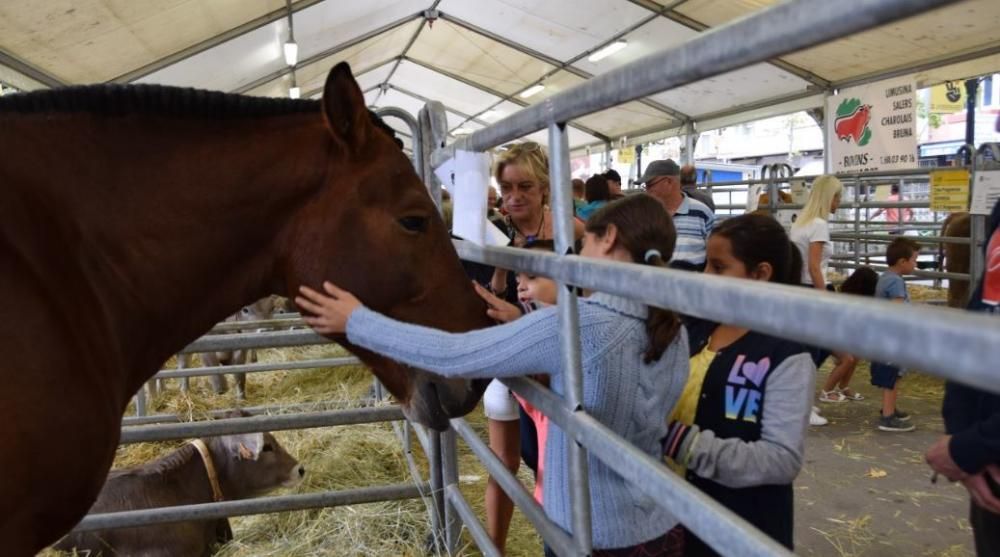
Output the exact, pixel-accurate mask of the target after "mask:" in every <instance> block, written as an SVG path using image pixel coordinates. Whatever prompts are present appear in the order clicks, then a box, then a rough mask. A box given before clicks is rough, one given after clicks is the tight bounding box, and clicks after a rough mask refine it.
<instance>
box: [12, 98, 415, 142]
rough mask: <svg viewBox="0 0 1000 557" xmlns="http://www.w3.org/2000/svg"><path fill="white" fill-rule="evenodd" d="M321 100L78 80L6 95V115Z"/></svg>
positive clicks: (189, 110) (263, 111)
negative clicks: (65, 84) (53, 87)
mask: <svg viewBox="0 0 1000 557" xmlns="http://www.w3.org/2000/svg"><path fill="white" fill-rule="evenodd" d="M319 111H320V101H318V100H312V99H284V98H272V97H251V96H249V95H238V94H235V93H223V92H220V91H207V90H204V89H193V88H190V87H171V86H167V85H147V84H139V85H121V84H110V83H109V84H101V85H74V86H70V87H61V88H58V89H46V90H42V91H31V92H27V93H15V94H12V95H4V96H2V97H0V115H3V114H33V113H34V114H37V113H51V112H85V113H89V114H100V115H107V116H121V115H125V114H151V115H162V116H172V117H177V118H205V119H227V118H253V117H266V116H278V115H283V114H298V113H307V112H319ZM368 115H369V116H370V117H371V120H372V123H373V124H375V126H376V127H377V128H379V129H380V130H382V131H384V132H385V133H386V134H388V135H389V137H390V138H392V139H393V140H394V141H396V143H397V144H398V145H399V146H400V148H402V142H400V141H399V140H398V139H396V132H395V130H393V129H392V127H391V126H389V125H388V124H386V123H385V122H384V121H383V120H382V118H380V117H379V116H378V115H377V114H375V113H374V112H372V111H371V110H369V111H368Z"/></svg>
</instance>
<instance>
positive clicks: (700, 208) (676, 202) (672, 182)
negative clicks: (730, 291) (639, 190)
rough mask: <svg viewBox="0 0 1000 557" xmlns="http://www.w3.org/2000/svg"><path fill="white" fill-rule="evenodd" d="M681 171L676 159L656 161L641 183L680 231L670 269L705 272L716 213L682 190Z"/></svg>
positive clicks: (651, 164)
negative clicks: (707, 250) (706, 246)
mask: <svg viewBox="0 0 1000 557" xmlns="http://www.w3.org/2000/svg"><path fill="white" fill-rule="evenodd" d="M680 172H681V169H680V167H679V166H677V163H676V162H674V161H673V160H672V159H665V160H659V161H653V162H652V163H650V164H649V166H647V167H646V171H645V172H643V174H642V176H641V177H640V178H639V180H638V183H640V184H642V185H643V187H644V188H645V189H646V193H648V194H649V195H652V196H653V197H655V198H656V199H657V200H658V201H659V202H660V203H662V204H663V206H664V207H665V208H666V209H667V212H668V213H669V214H670V216H672V217H673V221H674V227H675V228H676V229H677V249H676V250H675V251H674V259H673V261H671V262H670V266H671V267H675V268H681V269H689V270H697V271H701V270H702V269H704V267H705V244H706V242H707V241H708V235H709V234H711V233H712V227H713V226H715V213H714V212H713V211H712V210H711V209H709V208H708V206H707V205H705V204H704V203H702V202H701V201H698V200H697V199H694V198H692V197H690V196H688V195H687V194H685V193H684V192H683V191H682V190H681V181H680Z"/></svg>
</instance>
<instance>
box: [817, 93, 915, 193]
mask: <svg viewBox="0 0 1000 557" xmlns="http://www.w3.org/2000/svg"><path fill="white" fill-rule="evenodd" d="M915 91H916V86H915V85H914V82H913V79H912V78H902V79H891V80H887V81H880V82H878V83H871V84H868V85H861V86H858V87H851V88H849V89H841V90H840V92H839V93H838V94H837V95H833V96H830V97H828V98H827V99H826V133H827V137H828V139H829V141H828V142H827V145H829V146H830V161H831V164H832V168H833V172H835V173H848V172H850V173H854V172H862V173H863V172H875V171H879V170H901V169H907V168H916V166H917V133H916V132H917V130H916V120H917V118H916V107H917V103H916V99H915V98H914V92H915Z"/></svg>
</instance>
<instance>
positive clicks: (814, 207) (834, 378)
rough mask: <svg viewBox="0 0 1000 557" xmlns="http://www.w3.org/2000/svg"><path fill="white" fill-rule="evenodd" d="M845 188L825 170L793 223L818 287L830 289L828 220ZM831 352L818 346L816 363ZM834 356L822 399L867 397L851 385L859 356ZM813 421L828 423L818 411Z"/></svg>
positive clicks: (806, 278)
mask: <svg viewBox="0 0 1000 557" xmlns="http://www.w3.org/2000/svg"><path fill="white" fill-rule="evenodd" d="M843 191H844V185H843V184H842V183H841V182H840V180H838V179H837V177H835V176H831V175H829V174H825V175H823V176H820V177H818V178H816V180H815V181H814V182H813V186H812V190H811V191H810V192H809V199H808V200H807V201H806V206H805V208H803V209H802V213H801V214H799V218H798V219H797V220H796V221H795V224H794V225H792V231H791V234H790V236H791V239H792V242H793V243H794V244H795V246H796V247H797V248H799V252H801V253H802V261H804V262H805V265H803V269H802V283H803V284H806V285H808V286H812V287H813V288H816V289H817V290H827V287H826V271H827V267H828V265H829V263H830V258H831V257H832V256H833V243H832V242H831V241H830V224H829V222H827V221H828V219H829V215H831V214H833V213H836V212H837V208H838V207H839V206H840V196H841V194H842V193H843ZM829 355H830V352H829V351H826V350H823V349H815V351H814V354H813V360H814V361H815V363H816V367H817V368H818V367H820V366H821V365H822V364H823V360H825V359H826V358H827V356H829ZM833 357H834V359H835V360H836V365H835V366H834V368H833V371H831V372H830V376H829V377H828V378H827V380H826V384H825V385H823V389H822V390H821V391H820V395H819V400H820V402H833V403H840V402H847V401H848V400H861V399H863V398H864V397H862V396H861V395H860V394H858V393H857V392H855V391H852V390H851V389H850V388H849V387H848V385H849V384H850V381H851V376H853V375H854V369H855V368H856V367H857V365H858V360H857V358H855V357H854V356H852V355H851V354H847V353H844V352H835V353H833ZM814 414H816V413H815V412H814ZM817 418H818V419H817ZM810 422H811V423H813V425H823V424H822V423H820V422H823V423H825V422H826V420H825V419H823V418H821V417H819V416H818V415H814V416H811V417H810Z"/></svg>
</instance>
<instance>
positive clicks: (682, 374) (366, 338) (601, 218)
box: [296, 195, 688, 557]
mask: <svg viewBox="0 0 1000 557" xmlns="http://www.w3.org/2000/svg"><path fill="white" fill-rule="evenodd" d="M676 241H677V234H676V232H675V230H674V227H673V223H672V222H671V219H670V216H669V215H667V212H666V211H665V210H664V209H663V206H662V205H661V204H660V203H659V202H658V201H656V200H655V199H653V198H651V197H649V196H647V195H632V196H628V197H626V198H624V199H621V200H618V201H616V202H613V203H610V204H608V205H607V206H605V207H604V208H602V209H600V210H599V211H598V212H597V213H595V214H594V215H593V216H591V218H590V219H589V220H588V221H587V225H586V230H585V239H584V244H583V249H582V251H581V255H583V256H584V257H591V258H595V259H601V260H606V261H618V262H629V263H639V264H646V265H652V266H657V267H661V266H665V262H666V261H669V260H670V256H671V255H672V254H673V249H674V245H675V243H676ZM323 289H324V290H325V293H320V292H316V291H314V290H312V289H310V288H308V287H305V286H303V287H302V288H301V289H300V294H301V295H300V296H298V297H296V302H297V303H298V304H299V306H300V307H301V308H302V309H303V310H304V311H306V312H309V313H310V314H312V315H307V316H306V317H305V320H306V322H307V323H308V324H309V325H311V326H312V327H313V328H315V330H316V331H318V332H319V333H322V334H343V333H346V334H347V339H348V340H349V341H350V342H351V343H352V344H354V345H355V346H359V347H362V348H365V349H368V350H372V351H375V352H378V353H380V354H383V355H385V356H387V357H389V358H392V359H394V360H396V361H398V362H401V363H405V364H408V365H410V366H413V367H415V368H418V369H424V370H427V371H431V372H434V373H438V374H440V375H443V376H446V377H470V378H471V377H479V378H488V377H516V376H525V375H535V374H539V373H542V374H547V375H549V376H550V378H551V387H552V391H553V392H554V393H555V394H557V395H562V394H563V393H564V392H565V382H564V380H563V361H562V354H561V352H562V350H561V340H560V327H559V317H558V312H557V311H556V308H554V307H548V308H543V309H539V310H537V311H533V312H531V313H530V314H528V315H525V316H524V317H521V318H519V319H516V320H514V321H512V322H510V323H505V324H503V325H498V326H496V327H490V328H487V329H480V330H476V331H469V332H465V333H448V332H445V331H441V330H437V329H432V328H428V327H421V326H417V325H411V324H409V323H402V322H400V321H396V320H394V319H392V318H389V317H386V316H384V315H380V314H378V313H376V312H374V311H372V310H370V309H368V308H366V307H364V306H363V305H362V304H361V302H360V301H359V300H358V299H357V298H355V297H354V296H353V295H351V294H350V293H349V292H346V291H344V290H341V289H340V288H337V287H336V286H335V285H333V284H330V283H324V285H323ZM579 312H580V346H581V355H580V356H581V362H582V367H583V374H584V376H585V378H586V379H585V381H584V382H583V407H584V409H585V410H586V412H587V413H589V414H590V415H591V416H593V417H594V418H595V419H597V420H599V421H601V422H602V423H603V424H604V425H605V426H606V427H608V428H609V429H610V430H612V431H614V432H615V433H617V434H618V435H621V436H622V437H624V438H625V439H626V440H628V441H629V442H630V443H631V444H633V445H634V446H635V447H636V448H637V449H638V450H641V451H643V452H645V453H646V454H648V455H650V456H654V457H659V456H660V455H661V454H662V446H661V440H662V439H663V437H664V436H665V435H666V433H667V423H666V420H665V419H664V417H665V416H666V415H667V413H668V412H669V411H670V409H671V408H673V407H674V404H675V403H676V402H677V398H678V397H679V396H680V392H681V389H683V388H684V383H685V382H686V381H687V370H688V359H687V357H688V350H687V333H686V332H685V330H684V327H683V326H682V325H681V323H680V321H679V319H678V318H677V316H676V315H675V314H673V313H672V312H669V311H666V310H663V309H660V308H654V307H647V306H645V305H643V304H641V303H639V302H635V301H633V300H629V299H626V298H622V297H619V296H613V295H609V294H605V293H594V294H591V295H590V296H588V297H586V298H583V299H581V300H580V304H579ZM571 442H572V440H571V439H570V438H569V437H567V435H566V434H565V432H563V431H562V430H561V428H559V427H557V426H556V425H555V424H550V426H549V429H548V441H547V443H546V445H545V483H544V485H543V491H544V496H543V504H544V507H545V511H546V514H548V516H549V517H550V518H551V519H552V520H553V521H554V522H555V523H556V524H558V525H559V526H560V527H562V528H563V529H564V530H566V531H567V532H570V533H572V524H571V512H570V491H571V489H570V478H569V473H568V470H567V469H566V466H567V462H568V447H569V444H570V443H571ZM589 483H590V494H591V498H590V506H591V513H590V515H591V528H592V536H593V548H594V551H593V553H592V555H594V556H595V557H598V556H602V555H618V554H642V555H648V556H654V555H657V556H660V555H662V556H666V555H675V554H677V553H678V551H679V545H680V544H679V543H678V540H677V537H676V536H675V535H673V534H671V530H672V529H673V527H674V526H676V525H677V519H676V518H675V517H674V516H673V515H672V514H671V513H669V512H667V511H666V509H664V508H663V507H662V506H660V505H659V504H658V502H657V501H655V500H654V499H653V498H652V497H650V496H649V495H647V494H646V493H645V492H644V491H643V490H642V488H641V486H633V485H631V484H630V483H629V482H627V481H626V480H625V479H624V478H623V477H622V476H620V475H619V474H618V473H617V472H616V470H615V467H614V466H609V465H607V464H605V463H603V462H601V461H600V460H597V459H591V460H590V466H589Z"/></svg>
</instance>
